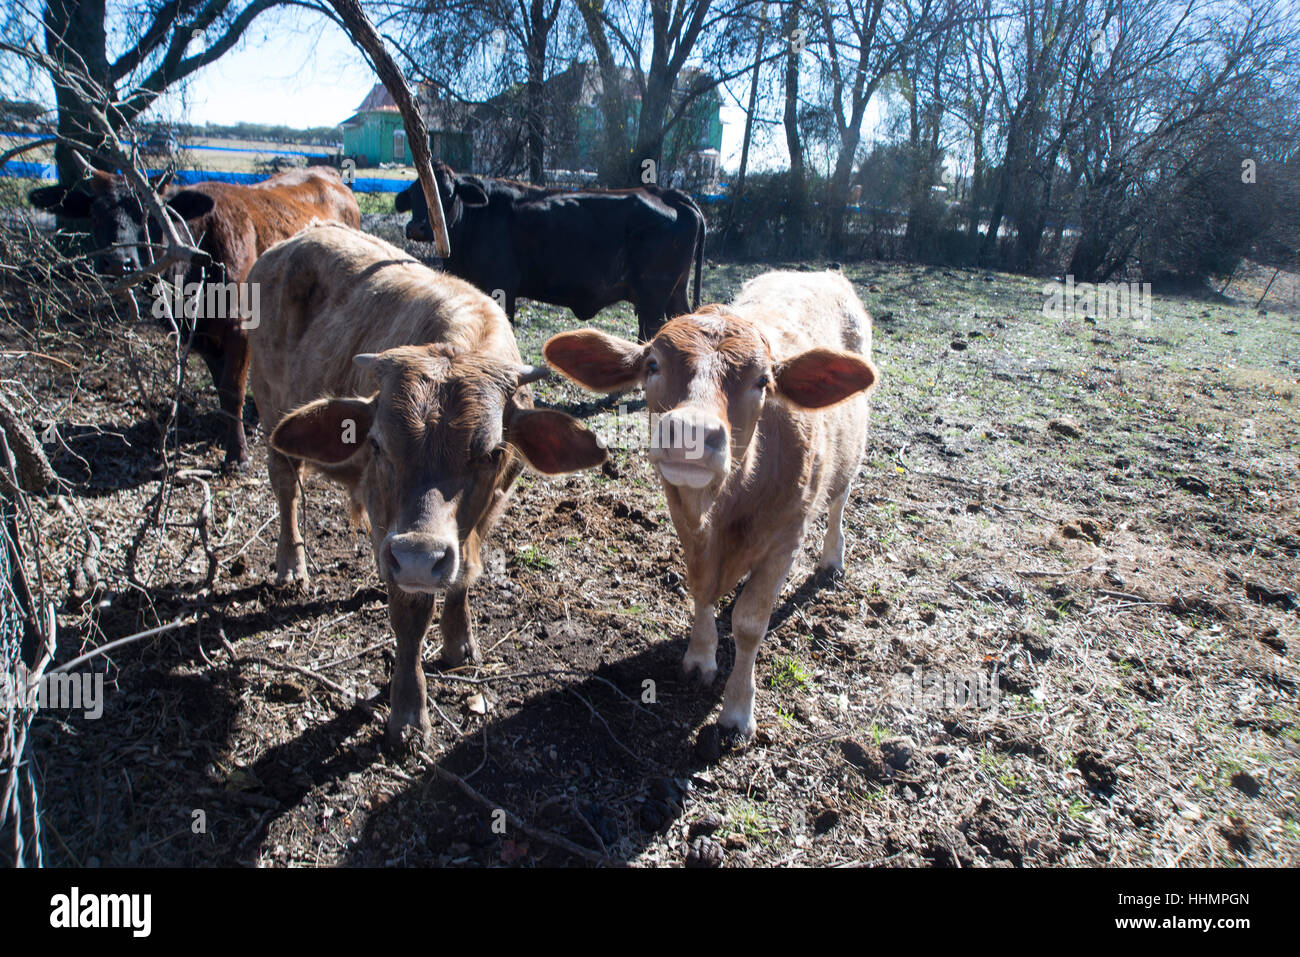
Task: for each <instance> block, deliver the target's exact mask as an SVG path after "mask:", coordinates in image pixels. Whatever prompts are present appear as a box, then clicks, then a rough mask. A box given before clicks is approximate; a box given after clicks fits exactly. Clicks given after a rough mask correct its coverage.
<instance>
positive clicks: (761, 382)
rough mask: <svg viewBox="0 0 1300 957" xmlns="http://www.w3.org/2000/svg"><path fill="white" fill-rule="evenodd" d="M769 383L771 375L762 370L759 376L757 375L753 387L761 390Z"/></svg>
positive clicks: (770, 382)
mask: <svg viewBox="0 0 1300 957" xmlns="http://www.w3.org/2000/svg"><path fill="white" fill-rule="evenodd" d="M771 384H772V377H771V376H770V375H768V374H767V373H766V372H764V373H763V374H762V375H761V376H759V377H758V381H757V382H755V383H754V388H755V389H758V390H759V391H760V392H762V391H764V390H765V389H767V387H768V386H770V385H771Z"/></svg>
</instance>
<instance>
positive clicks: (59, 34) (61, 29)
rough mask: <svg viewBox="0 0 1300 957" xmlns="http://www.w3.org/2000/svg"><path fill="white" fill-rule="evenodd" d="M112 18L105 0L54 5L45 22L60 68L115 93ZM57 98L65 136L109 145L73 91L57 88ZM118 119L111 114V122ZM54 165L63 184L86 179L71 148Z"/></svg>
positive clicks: (61, 148) (57, 152)
mask: <svg viewBox="0 0 1300 957" xmlns="http://www.w3.org/2000/svg"><path fill="white" fill-rule="evenodd" d="M106 13H107V11H106V6H105V0H49V2H48V3H47V4H46V5H45V16H44V20H45V52H46V53H48V54H49V55H50V56H51V57H52V58H53V59H54V60H55V61H56V62H58V63H59V64H65V63H66V64H68V67H69V70H70V72H73V73H77V72H82V71H83V70H84V72H86V73H88V74H89V76H90V79H92V80H94V81H95V82H96V83H98V84H99V85H100V86H102V87H104V89H105V90H108V91H109V92H110V93H111V91H112V83H111V82H110V81H109V73H108V52H107V43H106V36H105V29H104V18H105V16H106ZM54 98H55V104H56V105H57V106H58V110H59V120H58V131H59V136H60V137H67V138H69V139H74V140H76V141H78V142H81V143H85V144H86V145H87V146H90V147H92V148H98V147H99V146H100V144H102V143H103V142H104V139H103V137H102V136H101V135H100V134H99V133H98V132H96V131H95V128H94V126H93V124H92V123H91V122H90V119H89V114H88V113H87V112H86V108H85V105H84V104H83V103H81V102H80V101H79V100H78V99H77V97H76V96H75V95H73V94H72V93H71V92H70V91H68V90H66V89H64V88H61V87H59V86H57V85H56V86H55V88H54ZM112 119H113V117H112V114H111V113H110V114H109V121H110V122H112ZM90 161H91V163H92V164H93V165H95V166H103V165H104V163H103V162H102V161H100V160H96V159H94V158H90ZM54 163H55V166H56V167H57V168H58V176H59V182H60V183H72V182H75V181H76V180H77V179H79V178H80V176H81V169H82V168H81V164H80V163H79V162H78V161H77V159H76V158H75V157H74V155H73V150H72V149H71V148H70V147H69V146H68V145H67V143H66V142H60V143H59V144H58V145H57V146H55V148H54Z"/></svg>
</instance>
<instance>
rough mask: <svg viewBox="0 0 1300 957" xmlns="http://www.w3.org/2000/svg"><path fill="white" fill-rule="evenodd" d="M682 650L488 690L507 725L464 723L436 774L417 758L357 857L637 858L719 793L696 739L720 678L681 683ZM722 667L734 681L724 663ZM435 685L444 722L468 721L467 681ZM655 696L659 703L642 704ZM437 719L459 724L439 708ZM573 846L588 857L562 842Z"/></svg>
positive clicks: (524, 862) (367, 828) (375, 816)
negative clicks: (708, 790) (698, 799)
mask: <svg viewBox="0 0 1300 957" xmlns="http://www.w3.org/2000/svg"><path fill="white" fill-rule="evenodd" d="M721 644H722V645H725V644H726V643H725V642H723V643H721ZM685 646H686V641H685V639H684V638H683V639H681V640H677V641H662V642H659V643H657V644H655V645H653V646H651V647H648V648H646V649H645V650H644V651H642V652H640V653H638V654H636V655H633V656H631V657H629V658H625V659H621V660H619V661H617V662H611V663H608V664H605V665H602V666H601V667H599V668H597V669H596V670H594V671H591V672H589V673H578V672H570V673H564V674H544V675H541V676H538V677H536V678H534V679H530V680H529V681H528V688H529V689H535V690H529V691H524V690H522V689H521V688H520V687H511V686H510V685H509V684H508V683H504V682H503V683H491V684H485V685H481V686H477V687H476V688H474V689H473V690H475V691H477V692H479V693H482V694H484V695H485V697H486V698H487V700H488V701H489V702H491V701H492V699H493V698H496V699H497V702H498V703H502V702H512V701H513V703H515V704H516V707H515V708H514V710H512V711H511V713H509V714H508V716H506V717H503V718H499V719H490V718H489V720H486V721H482V720H478V721H469V720H467V721H466V724H465V726H464V727H463V729H462V733H461V734H460V735H458V736H455V737H454V740H453V742H452V744H451V745H450V746H449V747H448V748H446V749H445V750H444V751H442V752H440V753H438V754H436V755H434V756H432V758H433V761H434V763H435V764H436V766H437V769H438V770H435V769H434V768H432V767H430V766H429V765H428V764H427V763H425V762H424V761H423V760H419V759H413V760H412V761H411V762H409V764H408V766H407V767H405V768H404V769H403V772H402V778H401V780H402V781H403V782H404V784H405V786H404V787H403V788H402V789H401V790H399V791H398V792H397V793H395V794H394V795H393V796H392V797H391V798H390V799H389V800H387V801H386V802H384V803H383V804H382V805H381V806H380V807H379V808H377V809H375V810H373V811H372V813H371V814H370V815H369V817H368V818H367V819H366V822H365V825H364V827H362V829H361V830H360V832H359V833H358V834H357V835H355V840H354V841H353V842H352V843H351V845H350V848H349V852H348V855H347V862H348V863H349V864H353V865H358V866H379V865H386V864H397V863H400V864H403V865H415V866H445V865H450V864H470V863H473V864H476V865H486V866H492V865H498V864H514V865H518V866H529V865H538V864H540V865H547V866H555V865H588V864H601V863H607V864H619V863H622V862H626V861H627V860H629V859H632V858H634V857H635V856H637V855H638V854H639V853H640V852H641V851H643V850H644V849H645V848H646V847H647V846H648V845H649V844H650V843H652V842H653V841H655V840H656V839H657V837H658V836H659V835H661V834H662V832H663V831H664V830H666V829H667V828H669V827H670V826H672V825H673V823H674V822H676V821H677V820H679V819H680V818H681V817H682V816H683V815H684V814H686V813H687V810H688V808H689V806H690V803H691V799H692V797H691V796H692V794H693V792H694V790H695V789H696V788H700V787H712V785H711V783H709V782H708V781H707V780H706V779H702V778H699V777H698V776H697V772H699V771H701V770H702V769H704V768H705V767H707V766H708V765H709V764H710V763H712V761H713V760H716V755H714V756H712V757H711V756H709V755H707V754H704V755H702V753H701V752H702V751H704V750H706V749H703V748H700V747H697V743H696V733H697V728H699V727H700V726H701V725H702V723H704V722H705V720H706V719H707V718H708V716H709V714H710V712H711V711H712V710H713V709H714V706H715V705H716V704H717V703H718V701H719V699H720V696H721V687H722V681H721V679H719V680H718V681H716V682H715V683H714V685H713V686H712V687H711V688H701V687H699V686H698V685H696V684H695V683H694V682H691V681H687V680H685V679H683V678H681V677H680V675H679V663H680V660H681V656H682V654H683V652H684V651H685ZM719 650H720V651H722V648H721V647H720V649H719ZM726 655H727V656H729V655H730V651H729V649H728V650H727V653H726ZM722 657H724V656H722V655H720V658H722ZM720 665H721V666H722V668H721V673H722V674H724V675H725V674H727V673H729V671H730V667H729V663H728V662H727V661H720ZM646 682H652V683H653V684H652V685H647V684H646ZM429 683H430V690H431V694H432V695H433V700H434V702H436V703H438V706H439V708H440V709H441V711H442V712H443V713H444V714H455V715H458V716H459V715H461V714H462V713H463V710H464V709H463V707H461V702H462V701H463V698H464V694H465V692H466V690H467V688H466V687H465V686H464V685H456V684H454V683H450V684H451V686H450V687H449V686H448V685H449V683H448V682H446V681H445V679H444V680H440V676H439V674H438V672H436V671H430V672H429ZM648 688H653V689H654V694H653V701H645V700H643V696H644V695H645V692H646V690H647V689H648ZM498 696H499V697H498ZM433 720H434V721H435V722H438V721H440V720H450V719H449V718H448V719H441V718H440V717H439V714H438V712H437V711H434V712H433ZM709 733H710V732H709V729H708V728H705V729H704V730H703V731H702V732H701V734H703V735H705V736H707V735H708V734H709ZM426 754H427V752H426ZM440 772H443V773H440ZM451 775H454V776H455V777H456V778H459V779H460V780H461V781H463V782H464V783H465V785H467V788H468V789H472V792H473V793H472V794H470V793H467V789H466V788H462V787H461V786H460V783H459V782H458V781H456V780H455V779H454V778H452V777H451ZM519 824H522V825H525V826H526V827H520V826H518V825H519ZM548 837H549V838H558V839H559V841H553V840H548V839H547V838H548ZM565 841H567V842H570V843H571V845H573V846H576V847H577V848H579V849H581V850H579V851H575V850H573V849H572V848H570V849H566V848H564V847H562V846H557V845H558V844H560V843H561V842H565Z"/></svg>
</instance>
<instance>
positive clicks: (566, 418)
mask: <svg viewBox="0 0 1300 957" xmlns="http://www.w3.org/2000/svg"><path fill="white" fill-rule="evenodd" d="M506 441H507V442H509V443H510V444H511V445H513V446H514V447H515V448H517V449H518V450H519V451H520V452H521V453H522V454H523V456H524V458H525V459H526V460H527V462H528V464H529V465H531V466H532V467H533V468H535V469H537V471H539V472H545V473H546V474H547V475H556V474H558V473H560V472H577V471H578V470H579V469H589V468H592V467H594V466H597V465H600V464H601V463H602V462H604V461H605V459H606V458H608V457H609V453H608V452H606V451H605V446H604V444H603V443H602V442H601V441H600V439H599V438H598V437H597V436H596V434H595V433H594V432H592V431H591V430H590V429H588V428H586V427H585V426H584V425H583V424H582V423H580V422H579V421H578V420H577V419H575V418H573V416H571V415H565V414H564V413H563V412H556V411H555V410H553V409H521V410H519V411H518V412H516V413H515V414H514V416H513V417H512V418H511V420H510V425H509V427H508V428H507V429H506Z"/></svg>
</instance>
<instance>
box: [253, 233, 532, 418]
mask: <svg viewBox="0 0 1300 957" xmlns="http://www.w3.org/2000/svg"><path fill="white" fill-rule="evenodd" d="M248 281H249V282H256V283H258V284H259V292H260V297H261V299H260V304H261V312H260V321H259V323H258V324H257V326H255V327H253V329H252V330H251V331H250V333H249V337H250V342H251V345H252V352H253V371H252V385H253V395H254V398H255V399H256V401H257V406H258V411H259V413H260V414H261V416H262V418H263V421H264V422H265V423H267V425H268V427H272V426H274V424H275V423H276V422H278V421H279V419H280V417H281V416H283V415H284V414H285V413H286V412H288V411H289V410H291V409H293V408H295V407H296V406H298V405H301V404H302V403H304V402H309V401H311V400H313V399H316V398H319V397H321V396H325V395H368V394H370V393H372V392H374V391H375V384H374V382H373V380H372V379H371V378H370V373H369V372H367V371H366V370H362V369H359V368H357V366H356V365H355V364H354V363H353V361H352V358H353V356H355V355H357V354H359V353H363V352H383V351H385V350H387V349H393V348H396V347H398V346H404V345H423V344H428V343H442V344H446V345H450V346H454V347H458V348H462V349H467V350H475V351H480V352H490V353H491V354H493V355H495V356H498V357H500V358H502V359H505V360H508V361H515V362H518V361H520V359H519V350H518V347H517V346H516V345H515V341H514V336H513V335H512V334H511V332H510V325H509V322H508V321H507V319H506V317H505V313H504V312H502V310H501V308H500V307H499V306H498V305H497V304H496V303H495V302H494V301H493V300H492V299H491V298H489V297H488V296H486V295H484V294H483V293H482V292H480V291H479V290H478V289H476V288H474V287H473V286H472V285H470V284H469V283H467V282H465V281H463V280H461V279H457V278H456V277H455V276H451V275H448V274H446V273H441V272H436V271H435V270H432V269H430V268H428V267H427V266H425V265H423V264H422V263H420V262H418V261H417V260H415V259H413V258H411V256H409V255H408V254H406V253H404V252H402V251H401V250H400V249H398V248H397V247H395V246H392V245H390V244H389V243H386V242H384V241H383V240H381V239H378V238H376V237H374V236H371V235H368V234H367V233H363V232H360V231H359V230H355V229H350V228H348V227H345V226H341V225H338V224H336V223H323V224H314V225H312V226H310V227H309V228H307V229H304V230H303V231H302V232H300V233H298V234H297V235H296V236H294V237H293V238H291V239H288V240H286V241H284V242H281V243H279V244H278V245H276V246H273V247H272V248H271V249H270V250H268V251H267V252H266V253H265V254H264V255H263V256H262V257H261V258H260V259H259V260H258V261H257V265H256V266H255V267H254V268H253V270H252V272H251V273H250V274H249V277H248Z"/></svg>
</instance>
